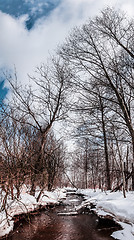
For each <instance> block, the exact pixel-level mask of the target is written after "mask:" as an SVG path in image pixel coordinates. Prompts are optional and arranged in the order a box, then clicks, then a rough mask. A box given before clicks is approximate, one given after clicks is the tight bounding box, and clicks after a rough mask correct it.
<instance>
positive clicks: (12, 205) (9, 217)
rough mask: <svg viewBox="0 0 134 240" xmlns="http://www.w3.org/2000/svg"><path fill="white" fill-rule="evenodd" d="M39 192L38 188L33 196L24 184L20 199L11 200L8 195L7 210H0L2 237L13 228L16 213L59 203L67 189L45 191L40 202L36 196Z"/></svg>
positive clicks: (0, 233) (0, 232) (0, 234)
mask: <svg viewBox="0 0 134 240" xmlns="http://www.w3.org/2000/svg"><path fill="white" fill-rule="evenodd" d="M38 194H39V189H37V190H36V194H35V197H34V196H31V195H30V194H29V193H28V188H27V187H26V186H23V188H22V190H21V194H20V198H19V199H14V200H11V197H10V196H9V197H8V201H7V205H6V209H7V212H6V211H5V210H3V211H2V210H1V212H0V237H2V236H5V235H7V234H9V232H11V231H12V230H13V227H14V221H13V217H14V216H15V215H19V214H22V213H28V212H32V211H34V210H36V209H38V208H39V207H40V206H46V205H48V204H58V203H59V202H60V200H61V199H63V198H65V197H66V191H65V190H64V189H56V190H55V191H53V192H48V191H43V192H42V194H41V197H40V200H39V202H37V200H36V198H37V196H38ZM1 203H2V201H1ZM0 207H1V205H0Z"/></svg>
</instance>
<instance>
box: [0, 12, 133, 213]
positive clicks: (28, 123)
mask: <svg viewBox="0 0 134 240" xmlns="http://www.w3.org/2000/svg"><path fill="white" fill-rule="evenodd" d="M5 78H6V81H7V82H8V84H9V88H10V93H9V96H8V99H6V100H5V101H4V102H1V107H0V185H1V190H0V191H1V196H3V199H2V200H1V203H2V205H1V209H5V211H6V207H7V199H8V196H9V195H11V198H12V199H14V198H17V199H19V196H20V189H21V187H22V186H23V185H24V184H25V185H27V186H29V187H30V194H31V195H33V196H34V194H35V190H36V187H37V186H39V187H40V192H39V194H38V196H37V201H39V199H40V196H41V193H42V191H43V190H44V189H47V190H48V191H51V190H52V189H53V188H55V187H57V186H59V187H63V186H75V187H76V188H91V189H96V188H99V189H101V190H102V191H103V190H104V191H105V190H111V191H117V190H121V189H123V194H124V197H126V191H128V190H132V191H134V120H133V115H134V24H133V19H130V18H128V17H127V16H126V15H125V14H124V13H122V12H120V11H116V10H115V9H111V8H106V9H104V10H103V11H102V12H101V14H100V15H98V16H97V17H95V18H94V19H89V20H88V21H87V22H86V23H85V24H83V25H82V26H81V27H75V28H74V29H73V30H72V32H71V33H70V35H69V36H68V37H67V38H66V40H65V42H64V43H63V44H62V45H60V46H58V47H57V49H56V51H55V55H54V56H51V57H50V58H49V60H48V61H47V63H46V64H45V63H43V64H41V65H40V66H38V67H37V68H36V70H35V73H34V75H33V76H29V82H28V84H27V85H25V86H24V85H22V83H21V82H20V81H19V79H18V76H17V69H14V73H11V74H10V73H5ZM66 141H68V142H69V144H70V145H71V143H72V142H75V144H74V149H73V151H72V150H70V151H69V148H70V147H69V144H68V146H67V143H66ZM71 149H72V148H71ZM14 189H16V191H14Z"/></svg>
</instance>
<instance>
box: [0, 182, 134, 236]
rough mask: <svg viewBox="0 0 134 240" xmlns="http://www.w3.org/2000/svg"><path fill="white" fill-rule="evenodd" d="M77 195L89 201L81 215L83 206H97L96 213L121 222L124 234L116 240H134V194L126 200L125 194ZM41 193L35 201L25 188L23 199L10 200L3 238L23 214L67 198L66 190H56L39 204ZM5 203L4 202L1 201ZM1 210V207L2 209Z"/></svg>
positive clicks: (1, 217)
mask: <svg viewBox="0 0 134 240" xmlns="http://www.w3.org/2000/svg"><path fill="white" fill-rule="evenodd" d="M77 193H82V194H84V198H85V201H83V202H82V204H81V206H78V207H76V210H77V211H78V210H79V209H81V208H82V207H83V206H86V207H89V208H90V205H91V204H92V206H93V205H95V208H94V211H95V212H96V213H97V214H98V215H99V216H100V217H106V216H110V217H112V218H113V219H114V220H116V222H118V223H119V224H120V225H121V226H122V228H123V230H120V231H116V232H114V233H113V234H112V237H113V238H115V239H119V240H134V193H133V192H128V193H127V194H126V195H127V198H124V197H123V194H122V192H113V193H110V192H109V191H107V192H101V191H100V190H96V191H94V190H91V189H86V190H82V189H80V190H77ZM38 194H39V189H38V188H37V189H36V194H35V197H33V196H31V195H30V194H29V191H28V188H27V187H26V186H23V188H22V190H21V194H20V198H19V199H14V200H11V197H10V196H9V197H8V202H7V213H6V212H5V211H4V210H1V212H0V237H2V236H4V235H6V234H8V233H9V232H10V231H12V230H13V227H14V221H13V217H14V216H15V215H19V214H22V213H28V212H31V211H34V210H36V209H38V208H39V207H40V206H46V205H47V204H57V203H58V202H60V201H61V199H63V198H65V197H66V190H65V189H56V190H55V191H53V192H48V191H43V192H42V194H41V197H40V200H39V202H37V196H38ZM1 203H2V201H1ZM0 207H1V205H0Z"/></svg>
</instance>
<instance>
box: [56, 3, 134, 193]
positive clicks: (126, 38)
mask: <svg viewBox="0 0 134 240" xmlns="http://www.w3.org/2000/svg"><path fill="white" fill-rule="evenodd" d="M133 30H134V26H133V20H127V18H126V17H125V15H124V14H122V13H120V12H117V11H115V10H114V9H110V8H107V9H106V10H104V11H103V12H102V15H101V16H100V17H96V18H95V19H93V20H90V21H89V22H88V23H87V24H84V25H83V26H82V27H81V28H75V29H74V31H73V32H72V34H71V35H70V36H69V37H68V39H67V40H66V42H65V44H64V45H63V46H62V47H61V48H60V50H59V53H60V55H61V56H62V57H63V59H64V60H65V61H66V62H67V63H68V64H70V66H72V67H73V68H75V69H76V73H77V78H76V79H77V81H76V83H75V84H76V85H77V86H79V87H80V88H81V89H84V90H87V92H88V91H89V88H91V84H92V86H93V85H94V86H98V89H100V87H101V88H102V87H103V89H104V90H105V91H104V92H105V93H104V95H103V96H101V102H102V100H106V101H107V104H108V106H109V108H110V109H111V106H112V105H113V108H112V109H111V110H112V112H115V113H116V115H117V116H118V117H119V118H120V121H121V124H123V125H124V126H126V128H127V130H128V132H129V135H130V137H131V143H132V146H133V162H134V127H133V102H134V98H133V86H134V85H133V81H134V76H133V57H134V55H133V43H134V34H133V33H134V31H133ZM96 89H97V88H96ZM93 91H94V89H92V92H93ZM95 94H96V95H98V96H99V91H96V90H95ZM103 130H104V125H103ZM104 132H105V131H104ZM104 139H105V136H104ZM105 149H106V141H105ZM106 152H107V150H106ZM132 170H133V169H132ZM108 175H109V174H108ZM132 182H133V183H132V188H133V190H134V174H133V178H132Z"/></svg>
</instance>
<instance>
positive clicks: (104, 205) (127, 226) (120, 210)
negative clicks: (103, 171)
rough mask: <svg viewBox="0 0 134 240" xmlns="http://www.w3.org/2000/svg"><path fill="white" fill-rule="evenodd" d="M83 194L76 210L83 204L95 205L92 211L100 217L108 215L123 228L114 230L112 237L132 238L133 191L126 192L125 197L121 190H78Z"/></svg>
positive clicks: (133, 215)
mask: <svg viewBox="0 0 134 240" xmlns="http://www.w3.org/2000/svg"><path fill="white" fill-rule="evenodd" d="M77 192H78V193H82V194H83V195H84V198H85V201H84V202H83V203H82V204H81V206H79V207H78V209H77V210H80V208H82V207H84V206H88V207H90V206H91V204H92V205H95V208H94V212H96V213H97V215H98V216H100V217H103V218H104V217H106V216H110V217H112V218H113V219H114V220H115V221H116V222H118V223H119V224H120V225H121V226H122V228H123V230H120V231H116V232H114V233H113V234H112V237H113V238H115V239H119V240H126V239H128V240H134V193H133V192H128V193H127V194H126V195H127V198H124V197H123V194H122V192H110V191H107V192H101V191H100V190H96V191H93V190H91V189H86V190H78V191H77Z"/></svg>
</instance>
